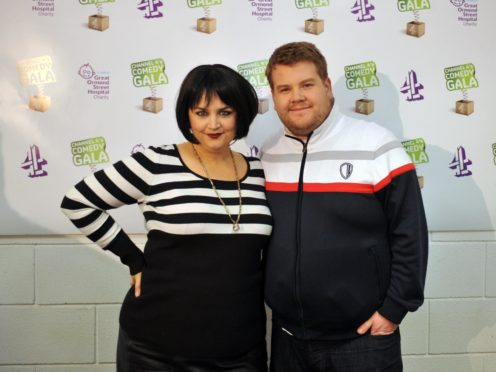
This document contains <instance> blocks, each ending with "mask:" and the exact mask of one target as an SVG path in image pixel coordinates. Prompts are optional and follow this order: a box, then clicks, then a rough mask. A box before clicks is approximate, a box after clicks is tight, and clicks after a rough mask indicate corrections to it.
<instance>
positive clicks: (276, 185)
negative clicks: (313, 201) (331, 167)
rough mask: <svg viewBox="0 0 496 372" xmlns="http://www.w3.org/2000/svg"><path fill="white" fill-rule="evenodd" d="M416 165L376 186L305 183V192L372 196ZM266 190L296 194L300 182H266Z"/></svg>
mask: <svg viewBox="0 0 496 372" xmlns="http://www.w3.org/2000/svg"><path fill="white" fill-rule="evenodd" d="M414 169H415V165H413V164H412V163H408V164H405V165H403V166H401V167H399V168H396V169H394V170H392V171H391V172H390V173H389V174H388V175H387V176H386V177H384V178H383V179H382V180H381V181H379V182H378V183H376V184H375V185H369V184H365V183H346V182H330V183H318V182H304V183H303V192H353V193H359V194H372V193H374V192H377V191H380V190H382V189H383V188H384V187H386V186H387V185H389V184H390V183H391V181H392V179H393V178H394V177H396V176H399V175H400V174H403V173H405V172H408V171H410V170H414ZM265 190H267V191H280V192H296V191H298V182H270V181H266V182H265Z"/></svg>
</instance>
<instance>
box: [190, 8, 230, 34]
mask: <svg viewBox="0 0 496 372" xmlns="http://www.w3.org/2000/svg"><path fill="white" fill-rule="evenodd" d="M187 1H188V6H189V7H190V8H203V11H204V16H203V17H202V18H198V19H197V20H196V31H198V32H204V33H206V34H211V33H212V32H214V31H215V30H217V20H216V19H215V18H212V17H211V16H210V7H211V6H214V5H221V4H222V0H187Z"/></svg>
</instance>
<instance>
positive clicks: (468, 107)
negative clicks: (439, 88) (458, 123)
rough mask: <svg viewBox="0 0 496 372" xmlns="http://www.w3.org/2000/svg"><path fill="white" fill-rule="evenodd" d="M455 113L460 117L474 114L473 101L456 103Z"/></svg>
mask: <svg viewBox="0 0 496 372" xmlns="http://www.w3.org/2000/svg"><path fill="white" fill-rule="evenodd" d="M455 107H456V109H455V111H456V113H457V114H462V115H467V116H468V115H470V114H472V113H473V112H474V101H467V100H464V99H462V100H460V101H456V106H455Z"/></svg>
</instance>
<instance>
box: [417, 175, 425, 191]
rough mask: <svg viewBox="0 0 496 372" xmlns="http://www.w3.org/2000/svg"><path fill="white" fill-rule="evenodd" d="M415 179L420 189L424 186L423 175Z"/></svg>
mask: <svg viewBox="0 0 496 372" xmlns="http://www.w3.org/2000/svg"><path fill="white" fill-rule="evenodd" d="M417 180H418V183H419V186H420V188H421V189H423V188H424V176H417Z"/></svg>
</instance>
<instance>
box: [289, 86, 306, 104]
mask: <svg viewBox="0 0 496 372" xmlns="http://www.w3.org/2000/svg"><path fill="white" fill-rule="evenodd" d="M304 99H305V95H304V94H303V92H302V90H301V89H299V88H297V89H294V90H293V91H292V94H291V101H293V102H299V101H303V100H304Z"/></svg>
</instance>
